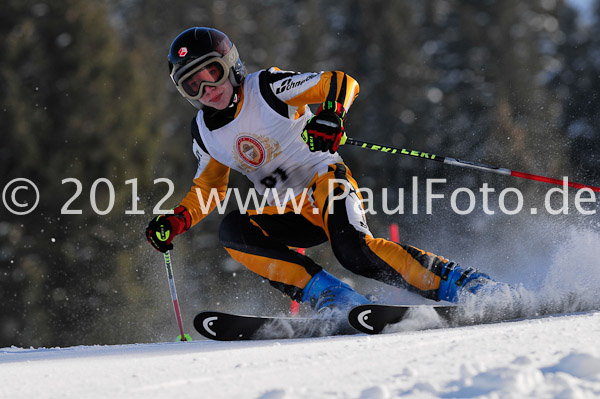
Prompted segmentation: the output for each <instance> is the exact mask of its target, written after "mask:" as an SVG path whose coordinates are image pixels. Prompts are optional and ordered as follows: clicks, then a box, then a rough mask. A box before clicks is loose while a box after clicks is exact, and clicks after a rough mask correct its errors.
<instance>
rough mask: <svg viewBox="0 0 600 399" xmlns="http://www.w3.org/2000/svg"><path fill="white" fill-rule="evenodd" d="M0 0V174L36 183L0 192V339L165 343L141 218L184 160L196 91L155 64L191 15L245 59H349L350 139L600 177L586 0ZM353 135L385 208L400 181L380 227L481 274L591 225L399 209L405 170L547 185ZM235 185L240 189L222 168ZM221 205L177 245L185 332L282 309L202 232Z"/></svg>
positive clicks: (471, 183)
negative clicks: (12, 208) (21, 209)
mask: <svg viewBox="0 0 600 399" xmlns="http://www.w3.org/2000/svg"><path fill="white" fill-rule="evenodd" d="M580 3H581V2H580ZM3 4H4V5H3V6H2V7H0V131H1V134H2V144H1V146H0V188H4V187H5V185H6V184H7V183H8V182H9V181H11V180H12V179H14V178H20V177H25V178H28V179H30V180H32V181H33V182H35V183H36V184H37V186H38V187H39V189H40V195H41V200H40V203H39V205H38V207H37V208H36V209H35V211H34V212H32V213H30V214H28V215H24V216H17V215H13V214H12V213H10V212H8V210H7V209H6V208H5V207H4V206H3V205H0V347H4V346H10V345H16V346H23V347H28V346H68V345H82V344H114V343H135V342H154V341H164V340H167V341H168V340H172V339H173V338H174V337H175V336H176V335H177V334H178V331H177V327H176V323H175V320H174V316H173V310H172V303H171V300H170V295H169V289H168V285H167V280H166V273H165V270H164V264H163V259H162V256H161V255H160V254H159V253H158V252H156V251H154V250H153V249H152V248H150V246H149V245H148V244H147V243H146V241H145V238H144V230H145V227H146V225H147V222H148V220H149V219H150V218H151V217H152V208H153V207H154V206H155V205H156V204H157V202H158V201H159V200H160V199H161V198H162V197H164V196H165V195H166V194H167V186H166V184H164V183H161V184H153V181H154V179H158V178H168V179H171V180H172V181H173V182H174V183H175V192H174V193H173V194H172V195H171V197H170V198H169V199H168V200H167V202H165V204H163V206H162V208H171V207H173V206H175V205H177V204H178V202H179V200H180V199H181V198H182V197H183V195H185V193H187V191H188V190H189V187H190V185H191V180H192V178H193V175H194V172H195V167H196V160H195V157H194V156H193V154H192V151H191V146H190V144H191V138H190V135H189V124H190V120H191V118H192V117H193V116H194V114H195V109H194V108H193V107H191V106H190V105H189V103H188V102H187V101H185V99H184V98H182V97H181V96H180V95H179V94H178V93H177V91H176V90H175V88H174V87H173V84H172V83H171V82H170V79H169V76H168V72H167V59H166V55H167V52H168V49H169V46H170V43H171V41H172V40H173V38H174V37H175V36H176V35H177V34H179V33H180V32H181V31H183V30H184V29H186V28H188V27H192V26H210V27H215V28H217V29H219V30H222V31H224V32H225V33H227V34H228V35H229V37H230V38H231V39H232V40H233V41H234V43H235V44H236V46H237V48H238V50H239V51H240V54H241V58H242V60H243V61H244V63H245V65H246V67H247V69H248V70H249V71H250V72H253V71H256V70H258V69H261V68H266V67H269V66H278V67H279V68H281V69H285V70H295V71H318V70H343V71H345V72H346V73H348V74H350V75H351V76H353V77H355V78H356V79H357V80H358V81H359V83H360V85H361V92H360V95H359V97H358V99H357V101H356V102H355V103H354V106H353V107H352V109H351V111H350V113H349V116H348V121H347V124H346V129H347V131H348V132H349V136H350V137H354V138H359V139H364V140H369V141H373V142H376V143H389V144H391V145H394V146H402V147H406V148H410V149H415V150H421V151H426V152H432V153H436V154H439V155H444V156H450V157H455V158H462V159H467V160H472V161H479V162H485V163H488V164H492V165H497V166H500V167H506V168H510V169H514V170H520V171H524V172H529V173H536V174H542V175H546V176H553V177H557V178H561V177H562V176H569V178H570V180H573V181H578V182H582V183H588V184H592V185H598V184H600V168H598V166H597V165H598V157H597V155H598V153H599V150H600V134H599V131H598V130H599V129H600V128H599V126H600V124H599V123H598V122H599V118H600V114H599V112H598V107H599V105H600V97H599V93H600V74H599V73H600V26H599V25H598V23H597V18H598V13H599V12H600V9H598V7H597V6H596V5H595V3H594V2H593V0H590V1H589V2H582V4H584V5H587V6H588V7H587V8H586V9H585V10H583V11H582V10H581V9H578V8H576V7H574V6H573V4H571V3H570V2H565V1H564V0H528V1H520V0H503V1H498V0H425V1H423V0H405V1H391V0H390V1H381V0H375V1H358V0H348V1H343V2H335V3H332V2H327V1H322V0H307V1H302V2H300V1H292V0H262V1H258V0H247V1H231V0H205V1H198V2H193V1H182V0H172V1H170V2H169V4H168V6H167V5H166V4H165V3H164V2H163V1H158V0H144V1H142V0H126V1H117V0H104V1H87V0H53V1H52V2H44V1H39V0H36V1H31V0H5V1H4V2H3ZM365 151H366V150H361V149H358V148H342V149H341V150H340V152H341V154H342V156H343V157H344V159H345V160H346V162H347V163H348V164H349V166H350V167H351V169H352V170H353V172H354V174H355V176H356V177H357V179H358V181H359V184H360V185H361V187H369V188H371V189H372V190H373V192H374V193H376V196H377V198H379V197H380V195H379V193H380V190H381V188H384V187H386V188H388V189H389V193H390V202H391V204H389V205H388V207H390V208H391V207H393V206H394V204H398V201H399V199H398V188H401V187H404V188H405V190H406V191H407V193H406V194H405V198H404V200H405V201H404V202H405V214H403V215H394V216H387V215H385V214H383V213H382V212H379V213H378V214H377V215H370V216H369V223H370V227H371V230H372V231H373V232H374V233H375V234H376V235H377V236H384V237H385V236H387V234H388V233H387V228H388V225H389V224H390V223H391V222H397V223H399V225H400V232H401V238H402V241H403V242H407V243H411V244H413V245H417V246H420V247H422V248H424V249H427V250H431V251H433V252H436V253H439V254H441V255H444V256H447V257H451V258H453V259H455V260H457V261H458V262H461V263H463V264H468V265H473V266H477V267H480V268H481V269H483V270H484V271H488V272H493V273H495V275H496V276H497V277H498V278H507V279H510V278H511V276H514V275H515V274H516V275H517V276H518V275H519V273H534V274H535V273H540V275H541V274H542V273H543V270H541V269H543V268H532V267H529V266H531V265H529V266H528V264H529V263H531V259H532V258H533V259H539V262H540V263H541V264H543V263H544V262H546V261H547V260H548V258H547V257H548V256H550V255H551V252H552V247H553V246H554V245H556V244H557V243H560V239H561V238H560V237H561V234H562V232H563V231H565V229H568V228H570V227H572V226H587V227H591V228H595V226H597V222H595V221H594V219H595V218H597V216H595V217H582V216H579V215H576V214H573V213H572V212H571V213H570V214H569V215H561V216H560V217H559V216H553V217H550V216H549V215H547V214H545V213H544V212H542V211H540V213H539V214H538V215H530V214H529V212H524V213H522V214H519V215H516V216H509V215H502V214H501V213H500V212H499V211H497V212H496V214H494V215H486V214H485V213H483V211H482V209H481V200H480V199H479V200H478V208H477V209H476V211H475V212H473V213H472V214H471V215H469V216H459V215H455V214H454V213H453V212H451V210H450V209H449V205H448V203H449V201H439V206H436V207H435V208H434V213H433V214H432V215H427V214H425V211H424V209H423V207H424V205H425V204H424V202H419V209H420V212H418V214H413V212H412V203H411V198H412V197H411V194H410V193H411V190H412V188H411V187H412V181H413V177H414V176H416V177H417V178H418V179H419V189H420V190H422V189H424V182H425V179H427V178H446V179H448V184H446V185H444V186H443V187H442V186H441V185H440V186H439V189H438V190H439V191H440V192H444V190H447V191H446V193H447V194H449V193H450V192H451V191H452V190H455V189H456V188H458V187H468V188H470V189H472V190H473V191H474V192H475V193H476V194H478V191H477V190H478V188H479V187H481V186H482V184H483V183H488V184H489V185H490V186H491V187H494V188H495V189H496V196H495V197H494V196H492V197H491V198H497V193H498V192H499V191H501V190H502V189H503V188H506V187H516V188H518V189H519V190H521V192H523V193H524V195H525V208H527V207H528V206H529V205H532V204H535V205H537V206H539V207H540V208H541V205H540V200H541V201H542V203H543V195H544V194H545V192H546V191H547V190H548V189H549V187H548V186H546V185H544V184H541V183H529V182H527V181H522V182H521V181H515V180H517V179H513V178H509V177H503V176H494V175H490V174H486V173H484V172H478V171H473V170H462V169H461V168H454V167H450V166H444V165H437V164H435V163H431V162H427V161H421V160H418V159H413V158H410V157H408V158H406V159H405V158H404V157H398V156H393V155H386V154H380V153H375V152H368V153H367V152H365ZM67 178H76V179H78V180H79V181H81V183H82V192H81V194H80V195H79V196H78V197H77V199H76V200H75V201H73V202H72V203H71V204H70V205H69V209H72V210H81V214H76V215H63V214H61V209H62V208H63V206H64V205H65V203H66V202H67V201H68V200H69V199H70V198H71V197H72V196H73V195H74V194H75V192H76V186H75V184H74V183H69V182H67V183H64V184H63V183H62V181H63V179H67ZM99 178H106V179H108V180H109V181H110V182H111V184H112V185H113V186H114V191H115V198H116V202H115V206H114V208H113V209H112V210H111V211H110V212H109V213H108V214H106V215H99V214H97V213H96V212H95V211H94V209H93V208H92V207H91V200H90V192H91V191H92V184H93V183H94V182H95V181H96V180H97V179H99ZM131 179H137V180H136V183H137V186H136V189H137V197H138V198H137V200H138V202H137V209H139V210H143V211H144V212H145V213H144V214H126V213H125V211H126V210H131V209H132V206H133V205H132V192H134V184H133V183H132V182H131ZM128 181H129V182H128ZM126 182H128V183H126ZM230 186H231V187H241V188H248V187H249V186H248V183H247V181H246V179H245V178H244V177H243V176H240V175H238V174H232V177H231V181H230ZM436 189H437V186H436ZM134 193H135V192H134ZM21 194H23V193H21ZM95 198H96V199H97V208H98V209H100V210H103V209H106V207H107V206H108V200H107V198H108V187H107V185H106V184H104V183H101V184H98V185H97V187H96V192H95ZM447 198H448V195H447ZM507 198H508V196H507ZM421 201H422V200H421ZM493 202H494V201H492V204H491V205H490V208H491V209H494V204H493ZM374 203H376V204H380V203H381V200H380V199H376V200H375V201H374ZM510 203H511V202H510V201H507V204H510ZM436 205H438V203H437V202H436ZM511 206H514V204H513V205H510V206H509V205H507V207H508V208H511ZM463 208H464V204H463ZM588 208H589V207H588ZM232 209H233V208H232ZM378 209H379V210H381V209H380V206H379V205H378ZM495 209H496V210H497V209H498V208H497V206H496V208H495ZM591 209H595V205H592V207H591ZM220 219H221V216H220V215H217V214H216V213H214V214H212V215H211V216H209V217H208V218H207V219H205V221H203V222H202V223H201V224H200V225H198V226H196V227H195V228H194V229H193V230H191V231H190V232H189V233H187V234H185V235H183V236H181V237H179V238H178V239H177V241H176V242H175V250H174V251H173V265H174V272H175V279H176V282H177V285H178V291H179V296H180V302H181V304H182V312H183V315H184V324H185V325H186V328H187V330H191V328H192V323H191V320H192V318H193V316H194V315H195V313H196V312H198V311H200V310H202V309H207V308H210V309H215V310H219V309H220V310H237V311H244V312H250V313H265V312H273V313H277V312H280V313H283V312H285V311H286V309H287V306H289V301H288V300H287V299H286V298H285V297H283V296H282V294H280V293H279V292H278V291H275V290H274V289H272V288H271V287H270V286H269V285H268V284H267V283H265V282H264V281H262V280H261V279H260V278H257V277H256V276H254V275H252V273H250V272H248V271H247V270H245V269H244V268H243V267H241V266H240V265H238V264H237V263H235V262H234V261H232V260H230V259H229V258H228V257H227V256H226V252H225V251H224V250H223V249H222V248H221V247H220V245H219V243H218V238H217V229H218V224H219V222H220ZM307 254H308V255H309V256H311V257H314V258H315V259H316V260H318V261H319V262H320V263H321V264H323V265H324V266H326V267H327V268H328V269H329V270H330V271H332V272H334V273H337V274H338V275H340V276H342V277H344V278H352V279H353V282H354V283H355V284H356V285H357V286H359V287H362V288H364V290H375V291H377V290H382V288H381V286H379V285H372V283H370V282H367V281H363V280H362V279H360V278H354V277H353V276H350V275H349V272H346V271H345V270H343V269H341V267H340V266H339V264H338V263H337V262H336V261H335V259H334V258H333V257H332V255H331V253H330V251H329V250H328V247H327V246H326V245H323V246H320V247H317V248H314V249H309V250H308V252H307ZM515 272H516V273H515ZM516 280H518V278H516Z"/></svg>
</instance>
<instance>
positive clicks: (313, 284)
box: [302, 270, 370, 317]
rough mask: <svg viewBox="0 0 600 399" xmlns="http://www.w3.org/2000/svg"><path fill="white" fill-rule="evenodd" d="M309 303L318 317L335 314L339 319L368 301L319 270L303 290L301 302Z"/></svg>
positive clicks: (346, 285)
mask: <svg viewBox="0 0 600 399" xmlns="http://www.w3.org/2000/svg"><path fill="white" fill-rule="evenodd" d="M305 301H309V303H310V305H311V307H312V308H313V309H314V310H315V312H316V313H317V315H318V316H324V317H330V316H331V315H332V314H334V313H337V314H338V315H339V316H340V317H345V314H344V315H342V314H341V313H347V312H349V311H350V309H352V308H353V307H354V306H357V305H364V304H367V303H370V301H369V300H368V299H367V298H365V297H364V296H362V295H361V294H359V293H358V292H356V291H354V289H352V287H350V286H349V285H348V284H346V283H343V282H341V281H340V280H339V279H338V278H336V277H334V276H332V275H331V274H329V273H327V272H326V271H325V270H321V271H320V272H319V273H317V274H315V275H314V276H313V278H312V279H310V281H309V282H308V284H307V285H306V287H305V288H304V295H303V297H302V302H305Z"/></svg>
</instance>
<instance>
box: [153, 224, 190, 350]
mask: <svg viewBox="0 0 600 399" xmlns="http://www.w3.org/2000/svg"><path fill="white" fill-rule="evenodd" d="M160 234H161V239H162V240H163V241H166V240H167V236H166V235H165V231H164V227H163V226H161V231H160ZM163 255H164V258H165V267H166V269H167V277H168V278H169V287H170V289H171V299H172V300H173V309H174V310H175V317H176V318H177V325H178V326H179V332H180V334H181V335H179V336H178V337H177V341H191V340H192V337H190V336H189V335H188V334H185V333H184V332H183V321H182V320H181V310H180V309H179V300H178V299H177V290H176V289H175V278H174V277H173V267H172V266H171V253H170V252H169V251H167V252H165V253H164V254H163Z"/></svg>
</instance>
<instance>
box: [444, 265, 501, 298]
mask: <svg viewBox="0 0 600 399" xmlns="http://www.w3.org/2000/svg"><path fill="white" fill-rule="evenodd" d="M440 277H441V278H442V281H441V282H440V288H439V289H438V299H439V300H443V301H448V302H458V301H459V299H460V296H461V295H462V294H463V293H465V292H470V293H471V294H476V293H477V292H479V291H480V290H481V289H482V288H484V287H486V286H488V285H490V283H492V284H493V283H495V282H496V280H494V279H492V278H491V277H490V276H488V275H487V274H484V273H481V272H479V271H477V270H476V269H473V268H472V267H469V268H467V269H463V268H462V267H460V266H459V265H457V264H456V263H454V262H448V263H446V264H445V265H444V266H443V267H442V273H441V276H440Z"/></svg>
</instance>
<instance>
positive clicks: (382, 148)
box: [340, 135, 600, 192]
mask: <svg viewBox="0 0 600 399" xmlns="http://www.w3.org/2000/svg"><path fill="white" fill-rule="evenodd" d="M344 144H349V145H354V146H357V147H361V148H366V149H369V150H374V151H379V152H385V153H388V154H399V155H407V156H411V157H414V158H420V159H427V160H430V161H436V162H441V163H445V164H447V165H454V166H461V167H463V168H471V169H479V170H485V171H488V172H492V173H496V174H500V175H505V176H514V177H519V178H521V179H528V180H535V181H541V182H544V183H550V184H557V185H559V186H562V185H565V184H566V185H567V186H569V187H573V188H578V189H582V188H587V189H590V190H592V191H595V192H600V187H594V186H589V185H587V184H580V183H575V182H571V181H568V180H558V179H553V178H551V177H545V176H540V175H533V174H530V173H523V172H517V171H516V170H510V169H507V168H498V167H495V166H490V165H486V164H483V163H479V162H472V161H465V160H461V159H456V158H450V157H442V156H439V155H435V154H432V153H429V152H422V151H414V150H409V149H406V148H397V147H391V146H387V145H381V144H374V143H369V142H366V141H362V140H356V139H352V138H350V137H346V135H344V136H343V137H342V140H341V141H340V145H344Z"/></svg>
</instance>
